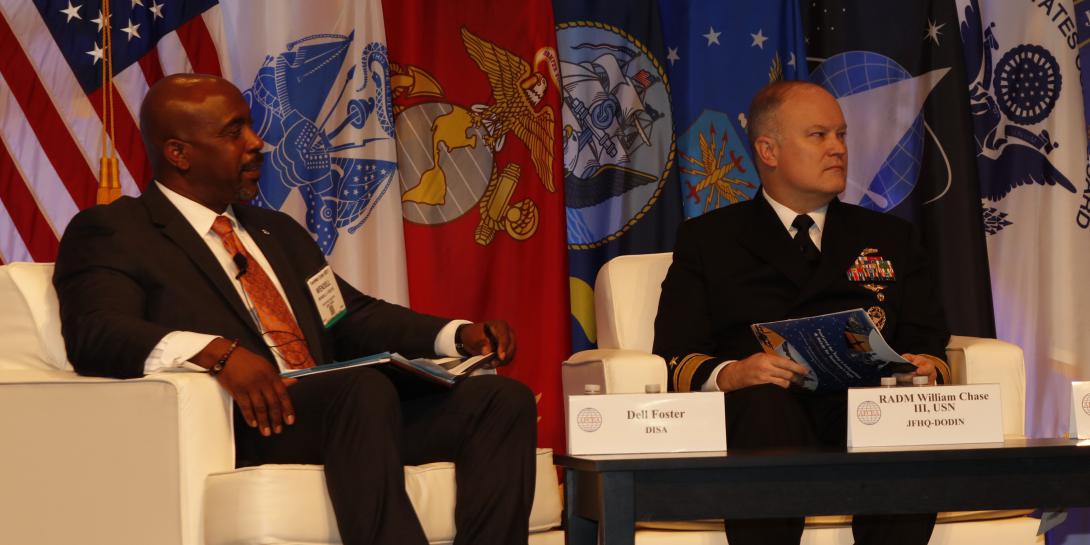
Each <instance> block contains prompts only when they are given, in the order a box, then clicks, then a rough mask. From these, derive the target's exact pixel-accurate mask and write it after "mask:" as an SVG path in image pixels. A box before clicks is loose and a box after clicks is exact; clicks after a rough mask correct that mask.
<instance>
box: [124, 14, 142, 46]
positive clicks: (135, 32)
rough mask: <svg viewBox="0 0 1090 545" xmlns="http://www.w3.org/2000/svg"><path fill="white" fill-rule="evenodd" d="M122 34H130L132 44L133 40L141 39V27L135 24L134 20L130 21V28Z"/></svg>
mask: <svg viewBox="0 0 1090 545" xmlns="http://www.w3.org/2000/svg"><path fill="white" fill-rule="evenodd" d="M121 32H124V33H125V34H128V35H129V41H130V42H131V41H132V39H133V38H139V37H140V25H139V24H133V22H132V19H129V26H127V27H125V28H123V29H121Z"/></svg>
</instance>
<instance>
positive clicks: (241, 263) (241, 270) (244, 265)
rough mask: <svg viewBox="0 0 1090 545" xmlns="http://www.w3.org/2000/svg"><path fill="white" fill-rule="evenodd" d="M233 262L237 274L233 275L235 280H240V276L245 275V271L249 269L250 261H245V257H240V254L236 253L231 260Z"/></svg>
mask: <svg viewBox="0 0 1090 545" xmlns="http://www.w3.org/2000/svg"><path fill="white" fill-rule="evenodd" d="M231 260H232V261H234V262H235V266H236V267H238V274H237V275H235V280H239V279H241V278H242V275H244V274H246V271H248V270H249V269H250V260H249V259H246V256H244V255H242V252H238V253H236V254H235V255H234V256H233V257H232V258H231Z"/></svg>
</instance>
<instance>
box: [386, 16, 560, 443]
mask: <svg viewBox="0 0 1090 545" xmlns="http://www.w3.org/2000/svg"><path fill="white" fill-rule="evenodd" d="M383 7H384V8H385V15H386V24H387V35H388V36H389V37H390V59H391V64H390V71H391V77H390V82H391V86H392V88H393V98H394V114H395V116H396V119H397V146H398V152H397V155H398V168H399V172H400V176H401V186H400V189H401V193H400V195H399V197H400V198H401V205H402V215H403V216H404V218H405V247H406V260H407V263H408V271H409V293H410V295H411V298H412V306H413V308H414V309H417V310H420V311H423V312H429V313H433V314H438V315H441V316H454V317H463V318H466V319H470V320H482V319H487V318H504V319H507V320H508V321H509V322H510V323H511V325H512V326H513V327H514V328H515V331H516V332H517V334H518V341H519V342H518V345H519V347H518V355H517V356H516V358H515V362H514V364H512V365H509V366H506V367H503V368H501V369H500V372H501V373H503V374H505V375H508V376H511V377H512V378H516V379H518V380H521V381H522V382H525V383H526V384H527V385H529V386H530V388H531V389H533V391H534V392H535V393H536V394H537V395H538V399H539V401H538V416H539V417H540V421H539V424H538V440H539V442H540V443H541V444H543V445H545V446H550V447H554V448H558V449H559V448H562V447H563V444H564V422H563V411H562V409H563V403H562V401H563V400H562V399H561V397H560V395H561V394H560V367H559V366H560V362H562V361H564V360H565V359H566V358H567V357H568V356H569V355H570V354H571V340H570V339H571V329H570V327H569V323H570V322H569V319H568V282H567V278H568V264H567V259H566V250H565V244H564V240H565V237H564V234H565V233H564V197H563V194H564V186H563V182H564V178H563V174H562V170H561V167H562V160H563V157H564V155H563V153H562V152H561V149H560V146H561V144H560V119H561V111H560V92H559V85H560V72H559V66H558V60H557V56H556V32H555V30H554V29H553V13H552V7H551V5H550V4H549V2H547V1H545V0H533V1H529V2H433V1H430V0H389V1H387V2H385V3H384V4H383Z"/></svg>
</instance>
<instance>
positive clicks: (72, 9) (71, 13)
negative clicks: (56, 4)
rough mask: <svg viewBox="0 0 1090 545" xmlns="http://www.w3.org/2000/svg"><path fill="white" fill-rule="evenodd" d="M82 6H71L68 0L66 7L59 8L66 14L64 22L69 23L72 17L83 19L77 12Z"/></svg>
mask: <svg viewBox="0 0 1090 545" xmlns="http://www.w3.org/2000/svg"><path fill="white" fill-rule="evenodd" d="M82 7H83V6H73V5H72V2H71V0H69V2H68V9H62V10H61V13H63V14H65V15H67V16H68V19H67V20H66V21H65V22H66V23H71V22H72V19H80V20H83V17H82V16H81V15H80V14H79V9H80V8H82Z"/></svg>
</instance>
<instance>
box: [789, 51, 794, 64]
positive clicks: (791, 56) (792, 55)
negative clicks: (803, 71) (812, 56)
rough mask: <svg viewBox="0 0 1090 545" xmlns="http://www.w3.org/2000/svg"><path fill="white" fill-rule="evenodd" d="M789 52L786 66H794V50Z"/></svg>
mask: <svg viewBox="0 0 1090 545" xmlns="http://www.w3.org/2000/svg"><path fill="white" fill-rule="evenodd" d="M789 54H790V56H789V57H788V60H787V66H790V67H794V66H795V52H794V51H792V52H790V53H789Z"/></svg>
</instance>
